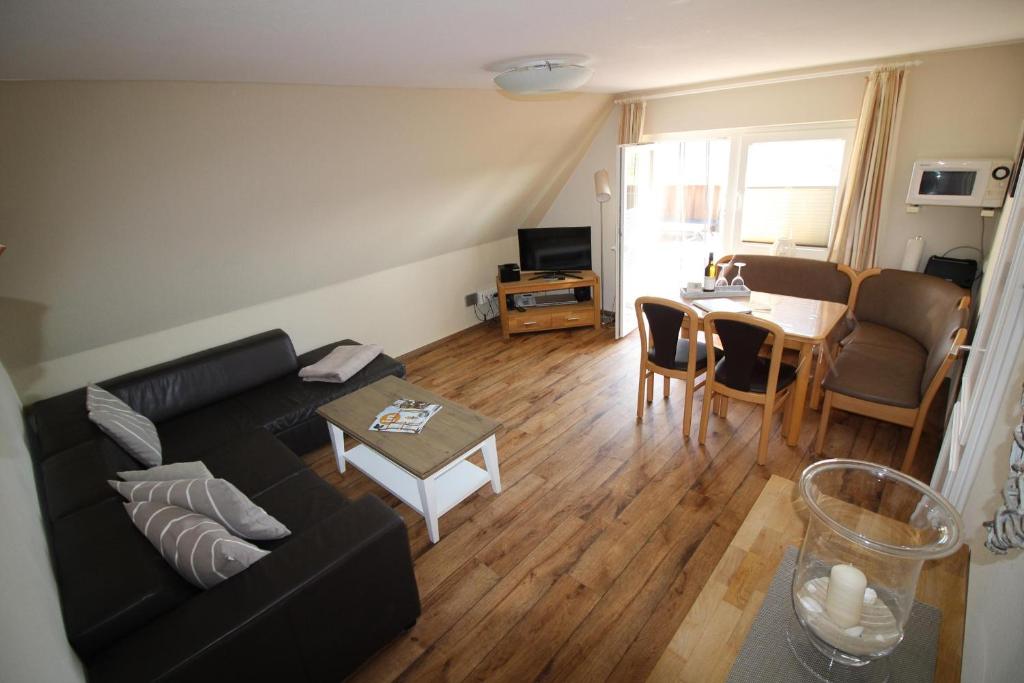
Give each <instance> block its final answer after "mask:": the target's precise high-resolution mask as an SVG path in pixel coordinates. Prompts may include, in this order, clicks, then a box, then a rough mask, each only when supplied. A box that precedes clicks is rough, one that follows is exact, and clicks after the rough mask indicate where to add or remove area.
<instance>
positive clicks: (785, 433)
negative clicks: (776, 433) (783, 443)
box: [780, 391, 793, 438]
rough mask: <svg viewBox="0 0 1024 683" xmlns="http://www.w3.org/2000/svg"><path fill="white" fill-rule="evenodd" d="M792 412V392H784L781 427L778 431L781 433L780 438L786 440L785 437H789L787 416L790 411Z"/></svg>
mask: <svg viewBox="0 0 1024 683" xmlns="http://www.w3.org/2000/svg"><path fill="white" fill-rule="evenodd" d="M792 410H793V392H792V391H788V392H786V399H785V402H784V403H783V404H782V427H781V428H780V431H781V432H782V438H786V437H787V436H789V416H790V411H792Z"/></svg>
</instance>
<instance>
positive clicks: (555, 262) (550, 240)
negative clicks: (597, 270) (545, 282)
mask: <svg viewBox="0 0 1024 683" xmlns="http://www.w3.org/2000/svg"><path fill="white" fill-rule="evenodd" d="M519 265H520V267H521V268H522V269H523V270H540V271H545V272H554V273H557V272H566V271H573V270H590V269H591V267H592V262H591V258H590V226H589V225H587V226H584V227H581V228H520V229H519Z"/></svg>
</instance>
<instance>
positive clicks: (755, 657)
mask: <svg viewBox="0 0 1024 683" xmlns="http://www.w3.org/2000/svg"><path fill="white" fill-rule="evenodd" d="M796 558H797V549H796V548H793V547H790V548H787V549H786V552H785V554H784V555H783V558H782V561H781V562H780V563H779V568H778V569H777V570H776V571H775V578H774V579H772V585H771V588H769V589H768V594H767V595H766V596H765V598H764V603H763V604H762V605H761V611H760V612H758V613H757V619H755V620H754V623H753V625H752V626H751V627H750V631H749V632H748V633H747V639H746V640H745V641H744V642H743V649H742V650H740V653H739V655H738V656H737V657H736V661H735V662H733V665H732V671H730V672H729V683H746V682H747V681H757V682H761V681H787V682H788V681H794V682H796V681H808V682H809V683H811V682H815V683H816V681H818V680H820V679H818V678H816V677H815V676H813V675H812V674H811V673H810V672H808V671H807V670H806V669H804V667H803V665H802V664H801V663H800V662H799V661H798V660H797V658H796V656H795V655H794V654H793V652H792V650H791V648H790V645H789V643H788V642H787V639H786V630H787V629H789V630H791V631H793V632H794V633H796V632H800V630H801V628H802V627H801V626H800V622H799V621H797V618H796V613H795V612H794V611H793V598H792V595H791V591H792V583H793V570H794V569H795V568H796ZM941 618H942V613H941V612H940V611H939V610H938V609H936V608H935V607H932V606H931V605H925V604H923V603H920V602H916V601H915V602H914V607H913V608H912V609H911V611H910V619H909V620H908V621H907V627H906V629H905V635H904V638H903V642H902V643H900V644H899V646H897V648H896V649H895V650H894V651H893V653H892V654H891V655H889V658H888V659H889V666H890V667H891V675H890V678H889V680H890V681H893V682H900V683H902V682H904V681H913V682H914V683H917V682H919V681H920V682H922V683H929V682H930V681H931V680H932V677H933V675H934V673H935V657H936V648H937V646H938V640H939V621H940V620H941ZM807 647H811V646H810V644H809V643H808V645H807ZM872 666H874V665H872ZM842 669H844V670H845V671H833V672H832V677H831V678H830V679H829V678H827V680H838V679H840V678H844V676H842V675H840V676H836V674H837V673H839V674H843V673H854V672H853V671H850V670H849V669H847V667H842ZM820 673H822V674H823V675H824V676H826V677H827V676H828V674H827V673H826V672H825V671H822V672H820Z"/></svg>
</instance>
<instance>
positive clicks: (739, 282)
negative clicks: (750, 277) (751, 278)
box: [732, 263, 747, 287]
mask: <svg viewBox="0 0 1024 683" xmlns="http://www.w3.org/2000/svg"><path fill="white" fill-rule="evenodd" d="M732 265H734V266H736V277H734V278H733V279H732V286H733V287H743V286H745V285H746V284H747V283H746V281H744V279H743V266H745V265H747V264H746V263H733V264H732Z"/></svg>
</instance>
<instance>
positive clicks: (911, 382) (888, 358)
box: [824, 342, 926, 408]
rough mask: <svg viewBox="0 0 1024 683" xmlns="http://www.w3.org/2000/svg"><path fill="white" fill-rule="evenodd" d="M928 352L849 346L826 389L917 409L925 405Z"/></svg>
mask: <svg viewBox="0 0 1024 683" xmlns="http://www.w3.org/2000/svg"><path fill="white" fill-rule="evenodd" d="M925 359H926V354H925V352H924V349H920V348H919V349H918V350H916V351H908V350H906V349H905V348H884V347H879V346H875V345H873V344H861V343H852V342H851V343H848V344H846V345H845V346H844V347H843V349H842V351H840V352H839V357H838V358H837V359H836V362H835V367H834V369H833V372H830V373H827V374H826V376H825V385H824V386H825V389H827V390H830V391H835V392H837V393H840V394H845V395H846V396H852V397H854V398H860V399H863V400H865V401H871V402H873V403H884V404H886V405H891V406H898V407H901V408H916V407H917V406H918V405H919V404H920V403H921V392H920V387H921V376H922V375H923V374H924V366H925Z"/></svg>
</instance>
